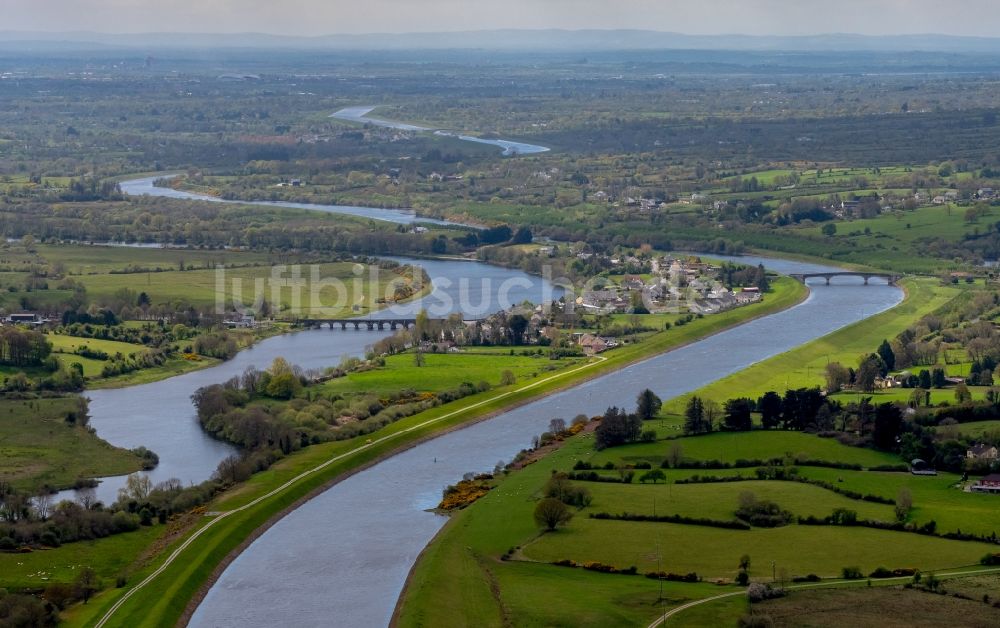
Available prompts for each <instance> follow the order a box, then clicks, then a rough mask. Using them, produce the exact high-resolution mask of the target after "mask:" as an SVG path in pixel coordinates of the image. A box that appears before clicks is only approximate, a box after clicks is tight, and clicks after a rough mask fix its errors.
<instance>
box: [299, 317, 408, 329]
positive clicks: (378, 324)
mask: <svg viewBox="0 0 1000 628" xmlns="http://www.w3.org/2000/svg"><path fill="white" fill-rule="evenodd" d="M296 323H297V324H298V325H299V326H301V327H315V328H317V329H318V328H320V327H324V326H326V327H329V328H330V329H336V328H337V326H338V325H339V326H340V329H342V330H344V331H346V330H347V327H348V326H353V327H354V329H356V330H360V329H368V330H369V331H371V330H375V329H387V328H388V329H409V328H410V327H413V326H415V325H416V324H417V319H415V318H325V319H324V318H318V319H309V318H307V319H300V320H298V321H296Z"/></svg>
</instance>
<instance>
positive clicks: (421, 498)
mask: <svg viewBox="0 0 1000 628" xmlns="http://www.w3.org/2000/svg"><path fill="white" fill-rule="evenodd" d="M734 261H740V262H744V263H749V264H757V263H764V264H765V265H766V266H768V267H769V268H770V269H772V270H775V271H777V272H780V273H786V274H787V273H808V272H818V271H822V270H834V269H829V268H826V267H822V266H818V265H815V264H806V263H800V262H790V261H782V260H773V259H764V258H757V257H742V258H735V260H734ZM810 287H811V292H810V295H809V297H808V298H807V299H806V300H805V301H804V302H802V303H801V304H799V305H797V306H795V307H793V308H790V309H788V310H785V311H782V312H779V313H776V314H772V315H770V316H766V317H763V318H760V319H757V320H754V321H751V322H749V323H746V324H743V325H740V326H738V327H734V328H732V329H729V330H727V331H724V332H721V333H719V334H716V335H714V336H711V337H709V338H706V339H704V340H701V341H698V342H695V343H692V344H690V345H687V346H685V347H682V348H679V349H676V350H674V351H671V352H668V353H665V354H661V355H659V356H656V357H653V358H650V359H648V360H646V361H644V362H641V363H638V364H634V365H632V366H629V367H627V368H624V369H621V370H619V371H616V372H613V373H609V374H607V375H604V376H602V377H600V378H596V379H593V380H591V381H589V382H585V383H583V384H580V385H578V386H575V387H573V388H571V389H568V390H566V391H563V392H560V393H557V394H553V395H549V396H547V397H544V398H542V399H539V400H538V401H535V402H533V403H530V404H527V405H525V406H522V407H520V408H517V409H515V410H511V411H509V412H506V413H504V414H501V415H499V416H497V417H495V418H492V419H490V420H487V421H483V422H481V423H477V424H474V425H471V426H469V427H466V428H464V429H461V430H458V431H454V432H451V433H449V434H445V435H443V436H441V437H439V438H436V439H434V440H431V441H428V442H426V443H423V444H421V445H418V446H416V447H414V448H412V449H409V450H407V451H405V452H402V453H400V454H398V455H396V456H393V457H391V458H388V459H386V460H385V461H383V462H380V463H379V464H377V465H374V466H372V467H370V468H368V469H366V470H364V471H361V472H359V473H357V474H355V475H352V476H350V477H348V478H346V479H345V480H344V481H342V482H340V483H338V484H336V485H334V486H333V487H331V488H330V489H329V490H327V491H325V492H324V493H322V494H321V495H319V496H317V497H316V498H314V499H312V500H311V501H309V502H307V503H306V504H304V505H303V506H301V507H300V508H298V509H296V510H295V511H293V512H291V513H289V514H288V515H287V516H285V517H284V518H283V519H281V520H280V521H278V522H277V523H276V524H275V525H274V526H273V527H271V528H270V529H268V530H267V531H266V532H265V533H264V534H262V535H261V536H260V537H259V538H258V539H257V540H256V541H254V542H253V543H252V544H251V545H250V546H249V547H248V548H247V549H246V551H244V552H243V553H242V554H241V555H240V556H238V557H237V558H236V560H234V561H233V562H232V563H231V564H230V565H229V567H228V568H227V569H226V570H225V571H224V572H223V574H222V576H221V577H220V578H219V580H218V582H216V584H215V585H214V586H213V587H212V588H211V589H210V590H209V592H208V595H207V596H206V597H205V599H204V600H203V602H202V603H201V605H200V606H199V607H198V609H197V610H196V612H195V614H194V616H193V618H192V620H191V625H192V626H199V627H200V626H206V627H209V626H210V627H220V626H234V627H235V626H241V627H246V626H250V627H253V626H261V627H263V626H271V625H280V624H282V623H286V622H288V620H289V618H294V623H295V625H296V626H331V625H336V626H350V627H354V626H357V627H370V626H384V625H386V624H387V623H388V622H389V619H390V618H391V616H392V611H393V608H394V606H395V603H396V600H397V598H398V596H399V594H400V592H401V590H402V587H403V584H404V582H405V579H406V576H407V574H408V572H409V570H410V568H411V567H412V565H413V564H414V561H415V560H416V558H417V556H418V554H419V553H420V551H421V550H422V549H423V548H424V547H425V546H426V545H427V543H428V542H430V540H431V539H432V538H433V537H434V535H435V533H437V531H438V530H439V529H440V528H441V526H443V525H444V524H445V522H446V519H445V518H444V517H443V516H440V515H436V514H433V513H430V512H427V510H428V509H430V508H433V507H434V506H436V505H437V503H438V501H439V500H440V497H441V490H442V489H443V488H444V487H445V486H447V485H448V484H452V483H454V482H455V481H456V480H458V479H460V478H461V476H462V475H463V474H464V473H467V472H470V471H485V470H491V469H492V468H493V466H494V464H495V463H496V462H498V461H509V460H510V459H511V458H512V457H513V456H514V455H515V454H516V453H517V452H518V451H519V450H521V449H522V448H524V447H527V446H529V445H530V442H531V439H532V437H533V436H534V435H537V434H539V433H541V432H542V431H544V430H545V429H546V426H547V425H548V422H549V420H550V419H552V418H554V417H562V418H565V419H567V420H569V419H571V418H572V417H573V416H575V415H576V414H579V413H584V414H587V415H593V414H597V413H600V412H602V411H603V410H604V409H605V408H606V407H607V406H609V405H613V404H614V405H620V406H625V407H632V406H633V405H634V403H635V398H636V396H637V395H638V393H639V391H641V390H642V389H644V388H651V389H652V390H654V391H655V392H656V393H657V394H658V395H659V396H660V397H662V398H665V399H666V398H670V397H676V396H678V395H682V394H684V393H687V392H690V391H692V390H695V389H697V388H699V387H701V386H703V385H705V384H707V383H709V382H711V381H713V380H716V379H719V378H720V377H723V376H725V375H728V374H731V373H734V372H737V371H739V370H741V369H743V368H745V367H747V366H749V365H751V364H754V363H756V362H759V361H761V360H764V359H766V358H768V357H771V356H773V355H776V354H778V353H782V352H784V351H787V350H789V349H792V348H794V347H796V346H798V345H800V344H802V343H804V342H808V341H810V340H812V339H814V338H818V337H820V336H823V335H826V334H828V333H830V332H832V331H834V330H836V329H839V328H841V327H843V326H845V325H848V324H850V323H853V322H855V321H858V320H861V319H863V318H867V317H869V316H872V315H873V314H876V313H877V312H880V311H883V310H885V309H888V308H890V307H892V306H893V305H895V304H897V303H898V302H899V301H900V300H901V299H902V291H901V290H899V289H898V288H895V287H889V286H886V285H884V284H881V285H874V284H873V285H869V286H864V285H862V284H861V279H860V278H838V279H834V280H833V284H832V285H829V286H827V285H823V284H822V281H821V282H820V284H814V285H811V286H810Z"/></svg>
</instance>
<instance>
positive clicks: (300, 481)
mask: <svg viewBox="0 0 1000 628" xmlns="http://www.w3.org/2000/svg"><path fill="white" fill-rule="evenodd" d="M774 286H775V293H774V294H773V295H771V296H770V297H769V298H767V299H765V301H763V302H762V303H759V304H754V305H751V306H747V307H745V308H739V309H736V310H730V311H729V312H726V313H723V314H718V315H714V316H709V317H706V318H703V319H697V320H696V321H694V322H692V323H690V324H688V325H686V326H684V327H681V328H675V329H673V330H671V331H669V332H660V333H659V334H657V335H656V336H655V337H653V338H650V339H649V340H648V341H647V342H645V343H642V344H640V345H634V346H632V347H628V348H623V349H621V350H619V351H615V352H612V353H610V354H607V358H606V359H604V360H602V361H596V362H591V363H589V364H588V365H585V366H583V367H577V368H576V369H573V370H571V371H568V372H563V373H558V374H555V375H552V376H550V377H547V378H545V379H543V380H539V381H535V382H532V383H528V384H525V385H524V386H521V387H518V388H517V389H515V390H513V391H505V392H500V393H485V394H480V395H475V396H473V397H469V398H466V399H463V400H461V401H459V402H455V403H453V404H449V405H448V406H444V407H441V408H435V409H433V410H430V411H428V412H425V413H422V414H420V415H415V416H414V417H410V418H408V419H404V420H402V421H399V422H398V423H395V424H393V425H391V426H389V427H387V428H385V429H384V430H382V431H381V432H379V433H377V434H376V435H375V436H377V439H375V440H372V442H370V443H364V444H360V445H359V444H358V443H356V442H338V443H327V444H322V445H315V446H313V447H310V448H308V449H306V450H303V451H301V452H297V453H296V454H293V455H291V456H289V457H288V458H286V459H285V460H283V461H281V462H279V463H278V464H277V465H275V466H274V467H272V468H271V469H270V470H268V471H266V472H264V473H260V474H258V475H256V476H254V477H253V478H251V480H249V481H248V482H247V483H246V484H244V485H243V486H242V487H240V488H239V489H237V490H234V491H230V492H228V493H226V494H224V495H222V496H220V498H218V499H217V500H216V502H214V503H213V504H212V505H211V506H210V507H209V510H210V511H219V512H225V513H230V514H226V516H225V517H224V518H219V519H212V521H216V520H218V521H219V523H209V524H206V525H205V526H202V527H201V528H198V529H197V530H195V531H192V533H191V534H192V536H190V537H188V539H187V540H185V541H183V543H186V545H184V547H183V548H180V553H179V554H177V556H180V555H183V556H184V559H183V561H179V560H177V559H176V558H175V559H174V560H172V561H170V563H169V564H167V565H165V566H164V568H163V569H162V571H160V572H159V573H157V574H156V577H155V578H154V579H153V580H150V582H149V583H148V584H146V585H143V586H142V587H141V588H136V589H125V590H114V591H110V592H105V593H104V594H102V595H101V596H99V597H98V598H96V599H95V600H92V601H91V603H90V604H89V605H88V606H90V607H91V609H87V613H86V614H87V616H86V617H85V618H83V617H81V618H80V623H82V624H87V623H90V622H92V621H94V620H95V619H96V618H97V617H98V616H99V613H100V614H103V613H106V612H107V610H108V609H109V608H110V607H111V606H112V605H113V604H116V603H117V600H118V598H119V595H117V594H119V593H125V594H127V595H129V598H128V599H127V601H126V603H124V604H122V607H121V608H120V609H117V610H116V612H115V613H114V614H112V615H111V617H110V618H109V622H108V623H107V624H106V625H130V626H132V625H156V624H162V623H165V622H169V623H172V622H174V621H176V620H177V619H179V618H180V617H182V616H183V614H184V612H185V609H186V608H187V605H188V601H189V600H190V599H192V598H193V597H194V596H195V595H196V593H197V592H198V591H199V590H200V589H201V588H202V587H203V586H204V584H205V583H206V582H209V581H210V579H211V577H212V574H213V573H215V572H216V566H217V565H218V564H220V563H221V562H222V561H224V560H226V557H227V556H230V554H231V553H233V552H234V551H235V550H237V549H238V548H239V547H240V545H242V544H243V543H245V540H246V539H247V538H248V537H250V536H251V535H252V534H253V533H254V531H255V530H258V529H260V528H261V526H263V525H265V524H266V523H267V522H268V521H271V522H272V523H273V521H276V520H278V519H280V514H279V513H285V512H288V511H289V510H290V509H293V508H294V506H295V505H296V504H299V503H301V501H304V500H306V499H308V496H310V495H313V494H314V493H318V492H322V491H323V490H325V488H327V487H328V486H329V485H330V484H331V482H333V481H342V480H344V479H345V478H346V477H348V476H347V475H346V474H347V473H348V472H351V471H353V472H355V473H356V472H357V470H358V469H360V468H361V467H362V466H363V465H368V466H370V465H373V464H376V463H377V462H379V461H381V460H384V459H387V458H389V457H392V456H393V455H396V454H398V453H399V452H400V451H403V450H404V449H406V448H409V447H413V446H415V445H416V444H418V443H419V442H421V441H423V440H426V439H429V438H436V437H438V436H440V435H441V434H442V433H444V431H446V430H448V429H455V428H457V427H466V426H468V425H469V424H470V422H472V421H475V420H478V421H482V420H484V419H486V418H489V417H490V416H492V415H495V414H496V413H500V412H504V411H507V410H510V409H511V408H512V407H515V406H517V405H522V404H524V403H528V402H530V401H532V400H534V399H537V398H538V397H540V396H543V395H546V394H551V393H553V392H555V391H557V390H561V389H565V388H569V387H571V386H574V385H578V384H580V383H582V382H583V381H585V380H587V379H591V378H593V377H596V376H598V375H601V374H604V373H606V372H608V371H610V370H615V369H620V368H622V367H623V366H625V365H628V364H632V363H635V362H638V361H641V360H642V359H644V358H648V357H651V356H653V355H656V354H658V353H662V352H664V351H667V350H670V349H676V348H678V347H680V346H682V345H685V344H689V343H691V342H693V341H695V340H697V339H700V338H704V337H705V336H708V335H712V334H715V333H719V332H721V331H723V330H725V329H728V328H731V327H734V326H736V325H739V324H742V323H745V322H747V321H749V320H751V319H753V318H759V317H761V316H765V315H768V314H771V313H774V312H776V311H779V310H783V309H786V308H789V307H792V306H794V305H796V304H797V303H799V302H801V301H802V300H803V299H804V298H805V297H806V296H807V294H808V291H807V289H806V288H805V287H804V286H802V285H801V284H799V283H798V282H795V281H794V280H791V279H788V278H782V279H780V280H778V281H776V282H775V284H774ZM275 491H277V492H275ZM209 526H210V527H209ZM176 549H177V548H170V549H169V550H168V551H176ZM157 568H158V567H157ZM152 572H153V567H152V566H150V567H147V568H146V569H145V570H143V571H142V572H140V574H137V576H136V577H135V579H138V578H140V577H142V576H143V575H148V574H151V573H152ZM129 591H135V593H128V592H129ZM102 600H103V603H101V601H102ZM151 610H152V611H155V612H150V611H151ZM73 616H74V617H75V614H74V615H73ZM111 620H113V621H111ZM74 621H76V620H75V619H74Z"/></svg>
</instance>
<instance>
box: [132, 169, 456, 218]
mask: <svg viewBox="0 0 1000 628" xmlns="http://www.w3.org/2000/svg"><path fill="white" fill-rule="evenodd" d="M170 176H176V175H162V174H160V175H156V176H152V177H143V178H141V179H129V180H128V181H121V182H120V183H119V184H118V186H119V187H120V188H121V190H122V193H124V194H128V195H129V196H159V197H163V198H177V199H182V200H188V201H208V202H211V203H241V204H243V205H264V206H268V207H286V208H288V209H309V210H313V211H320V212H326V213H329V214H345V215H348V216H357V217H359V218H371V219H373V220H382V221H385V222H391V223H395V224H401V225H411V224H414V223H424V224H433V225H460V223H456V222H451V221H449V220H438V219H436V218H423V217H421V216H417V214H416V213H415V212H414V211H413V210H412V209H382V208H379V207H356V206H354V205H318V204H315V203H292V202H289V201H234V200H229V199H224V198H219V197H218V196H210V195H208V194H197V193H194V192H185V191H183V190H175V189H173V188H167V187H157V186H156V185H154V183H155V182H156V180H157V179H163V178H169V177H170ZM460 226H462V227H466V228H468V225H460Z"/></svg>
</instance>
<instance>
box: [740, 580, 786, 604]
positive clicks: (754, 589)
mask: <svg viewBox="0 0 1000 628" xmlns="http://www.w3.org/2000/svg"><path fill="white" fill-rule="evenodd" d="M784 595H785V591H784V589H780V588H778V587H772V586H771V585H769V584H764V583H762V582H752V583H750V586H748V587H747V599H749V600H750V601H751V602H763V601H764V600H770V599H773V598H777V597H782V596H784Z"/></svg>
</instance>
